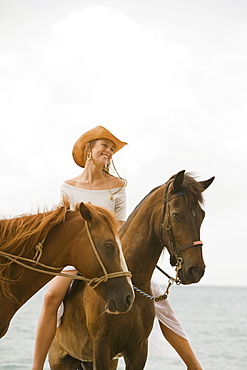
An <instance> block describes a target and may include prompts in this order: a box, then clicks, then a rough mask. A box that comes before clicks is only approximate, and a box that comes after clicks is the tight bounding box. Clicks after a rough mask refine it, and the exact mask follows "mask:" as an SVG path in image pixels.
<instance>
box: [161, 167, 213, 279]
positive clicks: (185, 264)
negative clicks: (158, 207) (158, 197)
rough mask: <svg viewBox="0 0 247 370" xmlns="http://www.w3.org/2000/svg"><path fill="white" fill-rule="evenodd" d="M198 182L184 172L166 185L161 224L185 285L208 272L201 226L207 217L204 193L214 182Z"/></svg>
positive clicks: (180, 277)
mask: <svg viewBox="0 0 247 370" xmlns="http://www.w3.org/2000/svg"><path fill="white" fill-rule="evenodd" d="M213 180H214V177H212V178H211V179H209V180H207V181H200V182H197V181H196V180H195V179H194V178H193V177H192V176H190V175H189V174H185V171H180V172H179V173H178V174H176V175H175V176H173V177H172V178H171V179H170V180H169V181H168V182H167V183H166V184H165V188H164V194H163V208H162V213H161V221H160V222H161V223H160V225H161V226H160V241H161V243H163V244H164V246H165V247H166V248H167V249H168V251H169V253H170V263H171V265H172V266H175V265H176V268H177V270H179V271H178V278H179V280H180V282H181V283H182V284H191V283H197V282H198V281H199V280H200V279H201V278H202V276H203V275H204V271H205V263H204V260H203V256H202V245H203V243H202V242H201V241H200V227H201V224H202V221H203V219H204V216H205V212H204V211H203V209H202V208H201V204H203V196H202V192H203V191H204V190H205V189H207V188H208V186H209V185H210V184H211V183H212V182H213Z"/></svg>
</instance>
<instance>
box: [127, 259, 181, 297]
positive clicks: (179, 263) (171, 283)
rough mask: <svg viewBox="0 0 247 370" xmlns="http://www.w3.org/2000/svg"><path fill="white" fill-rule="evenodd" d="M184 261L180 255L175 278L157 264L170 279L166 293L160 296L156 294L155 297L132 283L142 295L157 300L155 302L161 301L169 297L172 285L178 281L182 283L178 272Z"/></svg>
mask: <svg viewBox="0 0 247 370" xmlns="http://www.w3.org/2000/svg"><path fill="white" fill-rule="evenodd" d="M182 263H183V259H182V258H181V257H179V258H178V261H177V264H176V277H175V278H173V277H171V276H169V275H168V274H167V273H166V272H165V271H163V270H162V269H161V268H160V267H159V266H156V267H157V268H158V269H159V270H160V271H161V272H162V273H163V274H165V275H166V276H167V277H169V280H168V285H167V288H166V290H165V292H164V294H161V295H159V296H156V297H154V296H152V295H149V294H147V293H145V292H143V290H141V289H139V288H137V287H136V286H135V285H132V286H133V289H134V290H135V291H136V292H137V293H139V294H141V295H143V296H144V297H145V298H147V299H151V300H153V301H155V302H160V301H164V300H165V299H167V297H168V294H169V291H170V287H171V286H172V285H173V284H174V283H176V284H177V285H179V284H181V282H180V280H179V277H178V272H179V270H181V268H182Z"/></svg>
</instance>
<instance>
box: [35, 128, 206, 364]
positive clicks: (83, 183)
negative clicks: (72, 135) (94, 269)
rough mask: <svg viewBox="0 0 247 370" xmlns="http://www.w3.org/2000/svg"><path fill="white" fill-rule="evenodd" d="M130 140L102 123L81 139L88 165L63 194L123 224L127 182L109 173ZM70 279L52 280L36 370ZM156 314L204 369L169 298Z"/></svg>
mask: <svg viewBox="0 0 247 370" xmlns="http://www.w3.org/2000/svg"><path fill="white" fill-rule="evenodd" d="M126 144H127V143H125V142H123V141H120V140H119V139H117V138H116V137H115V136H114V135H112V134H111V132H110V131H108V130H106V129H105V128H104V127H102V126H97V127H95V128H93V129H92V130H89V131H87V132H86V133H85V134H83V135H82V136H81V137H80V138H79V139H78V140H77V142H76V143H75V145H74V148H73V158H74V160H75V162H76V163H77V164H78V165H79V166H80V167H82V168H84V171H83V172H82V173H81V174H80V175H79V176H77V177H75V178H73V179H71V180H67V181H65V182H64V183H63V184H62V186H61V192H62V194H67V195H68V196H69V198H70V202H71V205H72V206H73V207H74V206H75V205H76V204H77V203H78V202H89V201H90V202H91V203H92V204H94V205H97V206H101V207H105V208H107V209H108V210H110V211H112V212H114V213H115V214H116V218H117V220H118V223H119V227H120V226H121V225H122V224H123V223H124V221H125V213H126V194H125V185H126V183H125V181H124V180H123V179H122V178H120V176H119V177H115V176H112V175H110V174H109V165H110V161H111V159H112V156H113V154H114V153H116V152H117V151H118V150H120V149H121V148H122V147H123V146H125V145H126ZM64 272H67V273H70V274H76V272H77V271H75V269H74V267H73V266H67V267H66V268H65V269H64ZM70 283H71V279H69V278H68V279H66V278H64V277H60V276H57V277H55V278H54V279H53V280H52V281H51V282H50V283H49V288H48V290H47V292H46V294H45V297H44V304H43V307H42V310H41V314H40V318H39V321H38V327H37V334H36V342H35V349H34V361H33V367H32V370H42V369H43V366H44V362H45V359H46V356H47V353H48V351H49V348H50V345H51V343H52V340H53V338H54V336H55V332H56V321H57V310H58V308H59V306H60V304H61V303H62V301H63V299H64V297H65V294H66V292H67V290H68V288H69V285H70ZM152 289H153V292H154V293H155V294H156V290H157V289H159V287H158V286H157V284H155V283H154V282H152ZM157 295H158V294H157ZM158 311H159V313H158ZM158 315H159V316H160V317H159V316H158ZM156 316H157V317H158V319H159V324H160V327H161V331H162V333H163V335H164V337H165V338H166V339H167V340H168V341H169V342H170V344H171V345H172V346H173V347H174V349H175V350H176V351H177V352H178V354H179V355H180V357H181V358H182V360H183V361H184V362H185V364H186V365H187V367H188V369H190V370H192V369H193V370H201V369H202V368H201V366H200V364H199V362H198V361H197V359H196V357H195V355H194V353H193V351H192V349H191V347H190V344H189V342H188V340H187V337H186V334H185V333H184V332H183V330H182V328H181V325H180V323H179V321H178V320H177V318H176V317H175V315H174V313H173V311H172V308H171V307H170V305H169V303H168V302H167V300H166V301H163V303H162V305H161V307H159V308H157V310H156ZM171 322H174V325H175V327H176V326H177V327H179V328H180V331H176V329H175V331H174V329H173V325H170V323H171ZM169 325H170V327H169ZM181 333H182V334H181Z"/></svg>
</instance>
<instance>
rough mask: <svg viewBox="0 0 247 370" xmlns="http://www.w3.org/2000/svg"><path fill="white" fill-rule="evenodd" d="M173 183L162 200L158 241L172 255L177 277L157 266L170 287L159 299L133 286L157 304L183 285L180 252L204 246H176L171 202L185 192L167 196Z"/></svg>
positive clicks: (197, 243) (197, 242)
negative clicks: (175, 285) (173, 288)
mask: <svg viewBox="0 0 247 370" xmlns="http://www.w3.org/2000/svg"><path fill="white" fill-rule="evenodd" d="M171 182H172V180H171V181H169V182H167V183H166V184H165V189H164V192H163V200H162V204H163V207H162V210H161V213H160V221H159V231H158V232H159V234H158V239H159V242H160V244H161V245H162V247H163V248H166V249H167V250H168V251H169V253H170V256H171V265H172V266H176V277H175V278H173V277H171V276H170V275H168V274H167V273H166V272H165V271H164V270H162V269H161V268H160V267H159V266H158V265H156V268H158V269H159V270H160V271H161V272H162V273H163V274H164V275H166V276H167V277H168V285H167V288H166V291H165V292H164V294H162V295H160V296H158V297H154V296H151V295H149V294H147V293H145V292H143V291H142V290H141V289H139V288H137V287H136V286H135V285H133V288H134V290H135V291H136V292H138V293H140V294H141V295H143V296H144V297H145V298H148V299H151V300H154V301H155V302H159V301H162V300H165V299H166V298H167V297H168V294H169V289H170V287H171V286H172V284H173V283H176V284H177V285H180V284H181V281H180V279H179V277H178V273H179V270H181V269H182V264H183V259H182V257H181V256H180V255H179V252H181V251H183V250H185V249H187V248H191V247H197V246H198V247H199V246H202V245H203V243H202V241H200V240H199V241H194V242H190V243H188V244H185V245H182V246H179V247H178V246H177V245H176V242H175V238H174V236H173V233H172V225H171V222H170V207H169V202H170V201H171V200H173V199H174V198H177V197H180V196H183V195H184V192H183V191H180V192H177V193H175V194H173V195H170V196H167V192H168V188H169V185H170V184H171ZM164 228H165V229H166V232H167V235H168V242H169V247H170V248H168V247H167V246H166V245H165V243H164V242H163V238H162V235H163V231H164Z"/></svg>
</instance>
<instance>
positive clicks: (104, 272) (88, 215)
mask: <svg viewBox="0 0 247 370" xmlns="http://www.w3.org/2000/svg"><path fill="white" fill-rule="evenodd" d="M78 210H79V214H80V216H81V217H82V218H83V220H84V221H85V228H86V232H87V243H84V244H83V248H85V244H87V245H88V246H89V248H88V251H87V258H86V265H85V264H84V266H83V271H84V275H85V276H87V278H88V280H89V285H90V286H91V287H92V288H94V289H95V291H96V293H97V294H98V295H99V296H100V297H101V298H103V299H104V300H105V301H106V307H105V310H106V311H107V312H108V313H111V314H119V313H125V312H127V311H129V310H130V308H131V306H132V304H133V301H134V293H133V288H132V283H131V279H130V276H131V274H130V272H129V271H128V269H127V265H126V262H125V259H124V255H123V252H122V246H121V243H120V239H119V237H118V232H117V222H116V220H115V218H114V216H113V215H111V213H110V212H109V211H107V210H105V209H103V208H101V207H96V206H92V205H91V204H90V203H87V204H84V203H81V204H80V205H79V207H78ZM76 264H77V265H78V262H76ZM76 264H75V266H76ZM78 270H79V271H80V268H79V267H78Z"/></svg>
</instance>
